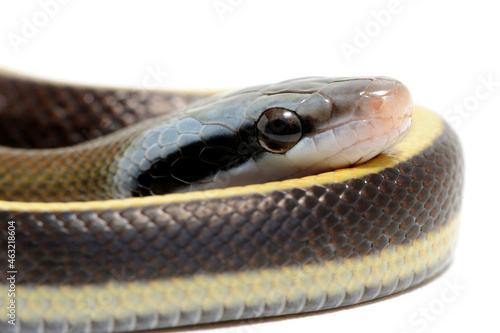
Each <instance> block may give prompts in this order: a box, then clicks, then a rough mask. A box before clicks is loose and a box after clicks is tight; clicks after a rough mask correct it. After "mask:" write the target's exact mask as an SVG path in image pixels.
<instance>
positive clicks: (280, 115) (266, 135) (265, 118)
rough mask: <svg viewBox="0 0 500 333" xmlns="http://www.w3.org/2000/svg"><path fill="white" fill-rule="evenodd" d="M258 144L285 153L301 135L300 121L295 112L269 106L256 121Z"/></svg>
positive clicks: (269, 149)
mask: <svg viewBox="0 0 500 333" xmlns="http://www.w3.org/2000/svg"><path fill="white" fill-rule="evenodd" d="M257 137H258V139H259V143H260V145H261V146H262V147H263V148H265V149H266V150H268V151H270V152H273V153H285V152H286V151H288V150H289V149H290V148H292V147H293V146H295V144H296V143H297V142H298V141H299V140H300V138H301V137H302V123H301V120H300V118H299V117H298V116H297V114H296V113H295V112H293V111H290V110H287V109H283V108H271V109H267V110H266V111H264V112H263V113H262V115H261V116H260V118H259V120H258V121H257Z"/></svg>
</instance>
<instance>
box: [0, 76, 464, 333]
mask: <svg viewBox="0 0 500 333" xmlns="http://www.w3.org/2000/svg"><path fill="white" fill-rule="evenodd" d="M0 118H1V122H0V123H1V125H0V145H1V147H0V156H1V163H0V223H1V226H2V227H1V228H0V229H1V234H0V236H1V238H0V246H1V248H2V253H3V255H2V260H1V262H0V268H1V271H2V274H3V279H2V280H1V282H0V284H1V286H2V288H1V289H2V290H3V291H2V293H1V294H0V308H2V309H3V312H4V313H3V314H2V317H1V318H0V331H2V332H7V333H11V332H12V333H14V332H16V333H17V332H38V333H48V332H51V333H70V332H71V333H77V332H82V333H83V332H132V331H139V330H149V329H159V328H168V327H179V326H188V325H198V324H203V323H213V322H223V321H230V320H240V319H247V318H263V317H272V316H283V315H289V314H297V313H305V312H313V311H319V310H325V309H335V308H339V307H345V306H348V305H353V304H359V303H363V302H367V301H371V300H375V299H380V298H382V297H385V296H388V295H394V294H396V293H399V292H401V291H404V290H408V289H409V288H412V287H414V286H418V285H421V284H422V283H424V282H426V281H429V280H430V279H431V278H433V277H435V276H436V275H437V274H439V273H440V272H442V271H444V270H445V269H446V268H447V267H448V266H449V265H450V263H451V261H452V258H453V253H454V249H455V247H456V243H457V235H458V226H459V221H460V210H461V202H462V191H463V175H464V171H463V170H464V166H463V157H462V150H461V146H460V142H459V139H458V137H457V135H456V133H455V132H454V131H453V129H452V128H451V126H450V125H449V124H447V123H446V122H445V121H444V120H443V119H442V118H441V117H440V116H438V115H436V114H435V113H433V112H431V111H429V110H427V109H425V108H423V107H420V106H414V104H413V100H412V96H411V94H410V92H409V90H408V88H407V87H406V86H405V85H404V84H402V83H401V82H400V81H398V80H396V79H392V78H389V77H384V76H374V77H336V78H329V77H307V78H299V79H292V80H287V81H282V82H279V83H274V84H265V85H259V86H253V87H250V88H245V89H240V90H235V91H228V92H221V93H210V92H193V91H191V92H190V91H163V90H156V91H155V90H146V89H125V88H108V87H91V86H81V85H77V84H73V83H71V84H70V83H64V82H55V81H51V80H46V79H40V78H32V77H28V76H24V75H20V74H17V73H12V72H7V71H3V72H2V73H1V75H0ZM367 306H369V305H367Z"/></svg>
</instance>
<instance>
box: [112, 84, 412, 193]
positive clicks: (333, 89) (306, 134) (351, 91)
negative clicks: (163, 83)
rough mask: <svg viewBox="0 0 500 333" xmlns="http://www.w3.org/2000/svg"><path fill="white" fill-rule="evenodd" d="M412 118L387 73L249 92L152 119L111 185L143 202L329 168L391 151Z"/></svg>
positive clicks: (401, 89) (402, 90)
mask: <svg viewBox="0 0 500 333" xmlns="http://www.w3.org/2000/svg"><path fill="white" fill-rule="evenodd" d="M412 114H413V103H412V98H411V95H410V93H409V91H408V89H407V88H406V86H405V85H403V84H402V83H401V82H399V81H397V80H394V79H391V78H387V77H370V78H333V79H332V78H323V77H313V78H303V79H295V80H289V81H284V82H281V83H278V84H273V85H264V86H256V87H252V88H247V89H243V90H239V91H236V92H231V93H226V94H223V95H219V96H215V97H212V98H209V99H207V100H205V101H200V102H197V103H196V104H194V105H191V106H188V107H187V109H185V110H183V112H182V113H181V114H179V116H178V117H173V116H172V115H166V116H165V117H164V118H163V119H159V120H157V121H156V122H155V125H154V126H152V128H149V129H147V130H146V131H145V132H144V134H143V135H142V136H141V137H140V138H139V139H138V140H136V142H135V143H134V144H132V145H131V147H130V148H129V149H128V150H127V151H126V152H125V153H124V156H123V157H122V158H121V160H120V161H119V163H118V165H119V169H120V168H121V169H122V170H119V171H118V173H117V175H118V176H116V177H115V180H114V181H115V184H116V185H117V187H118V188H119V189H120V191H121V195H122V196H129V195H133V196H138V195H139V196H143V195H151V194H165V193H172V192H186V191H193V190H205V189H213V188H224V187H231V186H240V185H247V184H255V183H264V182H269V181H277V180H284V179H289V178H294V177H303V176H307V175H312V174H317V173H321V172H326V171H331V170H334V169H338V168H343V167H348V166H351V165H355V164H360V163H363V162H365V161H367V160H368V159H370V158H373V157H374V156H376V155H378V154H380V153H381V152H383V151H386V150H387V149H389V148H391V147H392V146H394V145H395V144H396V143H397V142H398V141H400V140H401V139H402V138H403V137H404V135H405V133H406V132H407V131H408V129H409V127H410V124H411V115H412ZM130 164H134V165H136V166H137V167H130ZM121 166H123V167H121Z"/></svg>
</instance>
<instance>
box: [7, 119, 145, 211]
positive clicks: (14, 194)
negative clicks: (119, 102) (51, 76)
mask: <svg viewBox="0 0 500 333" xmlns="http://www.w3.org/2000/svg"><path fill="white" fill-rule="evenodd" d="M140 130H141V128H131V129H125V130H122V131H120V132H117V133H116V134H114V135H111V136H108V137H103V138H99V139H95V140H92V141H89V142H86V143H82V144H78V145H75V146H72V147H65V148H55V149H45V150H39V149H17V148H7V147H0V154H1V155H2V161H3V163H2V166H1V168H0V169H1V170H0V171H1V173H2V177H0V199H1V200H9V201H32V202H33V201H43V202H51V201H63V202H65V201H88V200H101V199H109V198H113V197H116V194H115V193H114V188H113V186H111V184H112V175H113V174H114V172H116V163H115V160H116V159H117V158H118V157H119V156H121V154H122V153H123V151H124V150H125V148H126V147H127V146H128V144H129V142H128V141H130V140H131V139H129V137H132V136H133V135H134V133H133V132H138V131H140Z"/></svg>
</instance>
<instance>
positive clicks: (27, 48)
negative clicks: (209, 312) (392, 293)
mask: <svg viewBox="0 0 500 333" xmlns="http://www.w3.org/2000/svg"><path fill="white" fill-rule="evenodd" d="M53 1H55V0H52V1H49V0H41V1H26V0H25V1H18V2H15V3H14V1H2V2H1V3H0V67H3V68H7V69H9V70H14V71H18V72H22V73H25V74H30V75H36V76H43V77H48V78H53V79H57V80H64V81H69V82H76V83H85V84H89V85H118V86H129V87H130V86H132V87H139V88H141V87H149V88H173V89H179V88H188V89H193V88H204V89H210V90H213V89H221V88H235V87H244V86H249V85H253V84H260V83H270V82H274V81H280V80H285V79H289V78H294V77H300V76H311V75H322V76H356V75H386V76H393V77H395V78H398V79H400V80H401V81H403V82H404V83H406V85H407V86H408V87H409V88H410V90H411V91H412V93H413V97H414V100H415V101H416V103H417V104H420V105H423V106H426V107H428V108H430V109H432V110H435V111H436V112H438V113H440V114H442V115H444V116H445V118H447V119H448V120H450V121H451V122H452V123H453V126H454V128H455V129H456V130H457V132H458V133H459V135H460V137H461V140H462V143H463V147H464V151H465V156H466V187H465V198H464V206H463V214H462V226H461V233H460V240H459V246H458V249H457V251H456V258H455V260H454V262H453V264H452V266H451V267H450V268H449V269H448V270H447V271H446V273H445V274H443V275H441V276H440V277H439V278H437V279H435V280H434V281H432V282H431V283H429V284H427V285H425V286H423V287H421V288H418V289H416V290H414V291H412V292H409V293H405V294H402V295H399V296H397V297H393V298H390V299H385V300H382V301H379V302H374V303H371V304H368V305H364V306H358V307H353V308H348V309H347V310H341V311H327V312H321V313H319V314H314V315H304V316H298V317H285V318H281V319H279V320H263V321H262V320H257V321H245V322H244V323H240V324H237V323H231V324H224V325H219V326H215V327H213V326H204V327H202V329H201V332H225V333H226V332H227V333H229V332H235V333H236V332H238V333H239V332H245V333H263V332H276V331H279V332H305V331H313V330H314V331H316V332H338V331H349V332H360V331H374V332H385V333H392V332H394V333H396V332H397V333H401V332H409V333H410V332H411V333H413V332H443V331H449V332H451V331H455V332H461V331H478V332H480V331H489V332H492V331H498V327H499V326H500V325H499V324H498V322H497V318H498V310H499V309H498V299H499V297H500V292H499V288H498V283H499V282H498V281H499V274H498V273H499V270H498V268H497V266H498V243H499V237H500V225H499V222H500V219H499V215H498V214H499V213H498V203H497V198H498V193H499V189H498V186H499V185H500V184H499V182H498V176H499V174H500V170H499V168H498V165H499V164H498V158H497V156H498V147H497V146H498V142H499V140H498V137H497V136H498V132H499V130H498V126H499V120H500V116H499V111H500V109H499V106H500V68H499V61H500V48H499V45H500V37H499V36H500V19H499V16H498V14H499V10H498V8H494V4H495V2H493V1H478V0H476V1H468V2H466V4H465V5H463V3H465V1H462V2H460V1H441V2H436V1H430V0H421V1H417V0H414V1H410V0H400V1H389V0H378V1H352V2H348V1H342V2H341V1H339V2H334V1H320V0H317V1H284V0H283V1H272V2H271V1H264V0H204V1H180V0H178V1H140V2H139V1H135V2H132V1H107V2H106V3H103V1H78V0H66V1H65V2H66V3H64V4H63V3H62V0H61V4H59V5H57V7H55V6H53V5H52V6H49V7H47V6H46V5H43V4H44V3H53ZM44 11H45V12H47V13H48V14H50V15H47V14H43V13H44ZM47 18H48V19H47ZM32 24H33V25H34V29H33V27H31V29H29V28H27V27H28V26H30V25H32ZM155 71H156V72H157V76H153V75H152V74H151V73H152V72H155ZM158 73H159V74H158ZM155 78H156V79H155ZM485 81H490V83H485ZM460 110H461V111H460ZM13 126H22V124H13ZM443 295H445V296H443ZM443 297H444V298H443ZM450 298H451V299H450ZM424 311H427V312H428V313H429V315H427V316H426V315H424V314H423V313H424ZM190 330H191V329H188V331H190Z"/></svg>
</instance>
